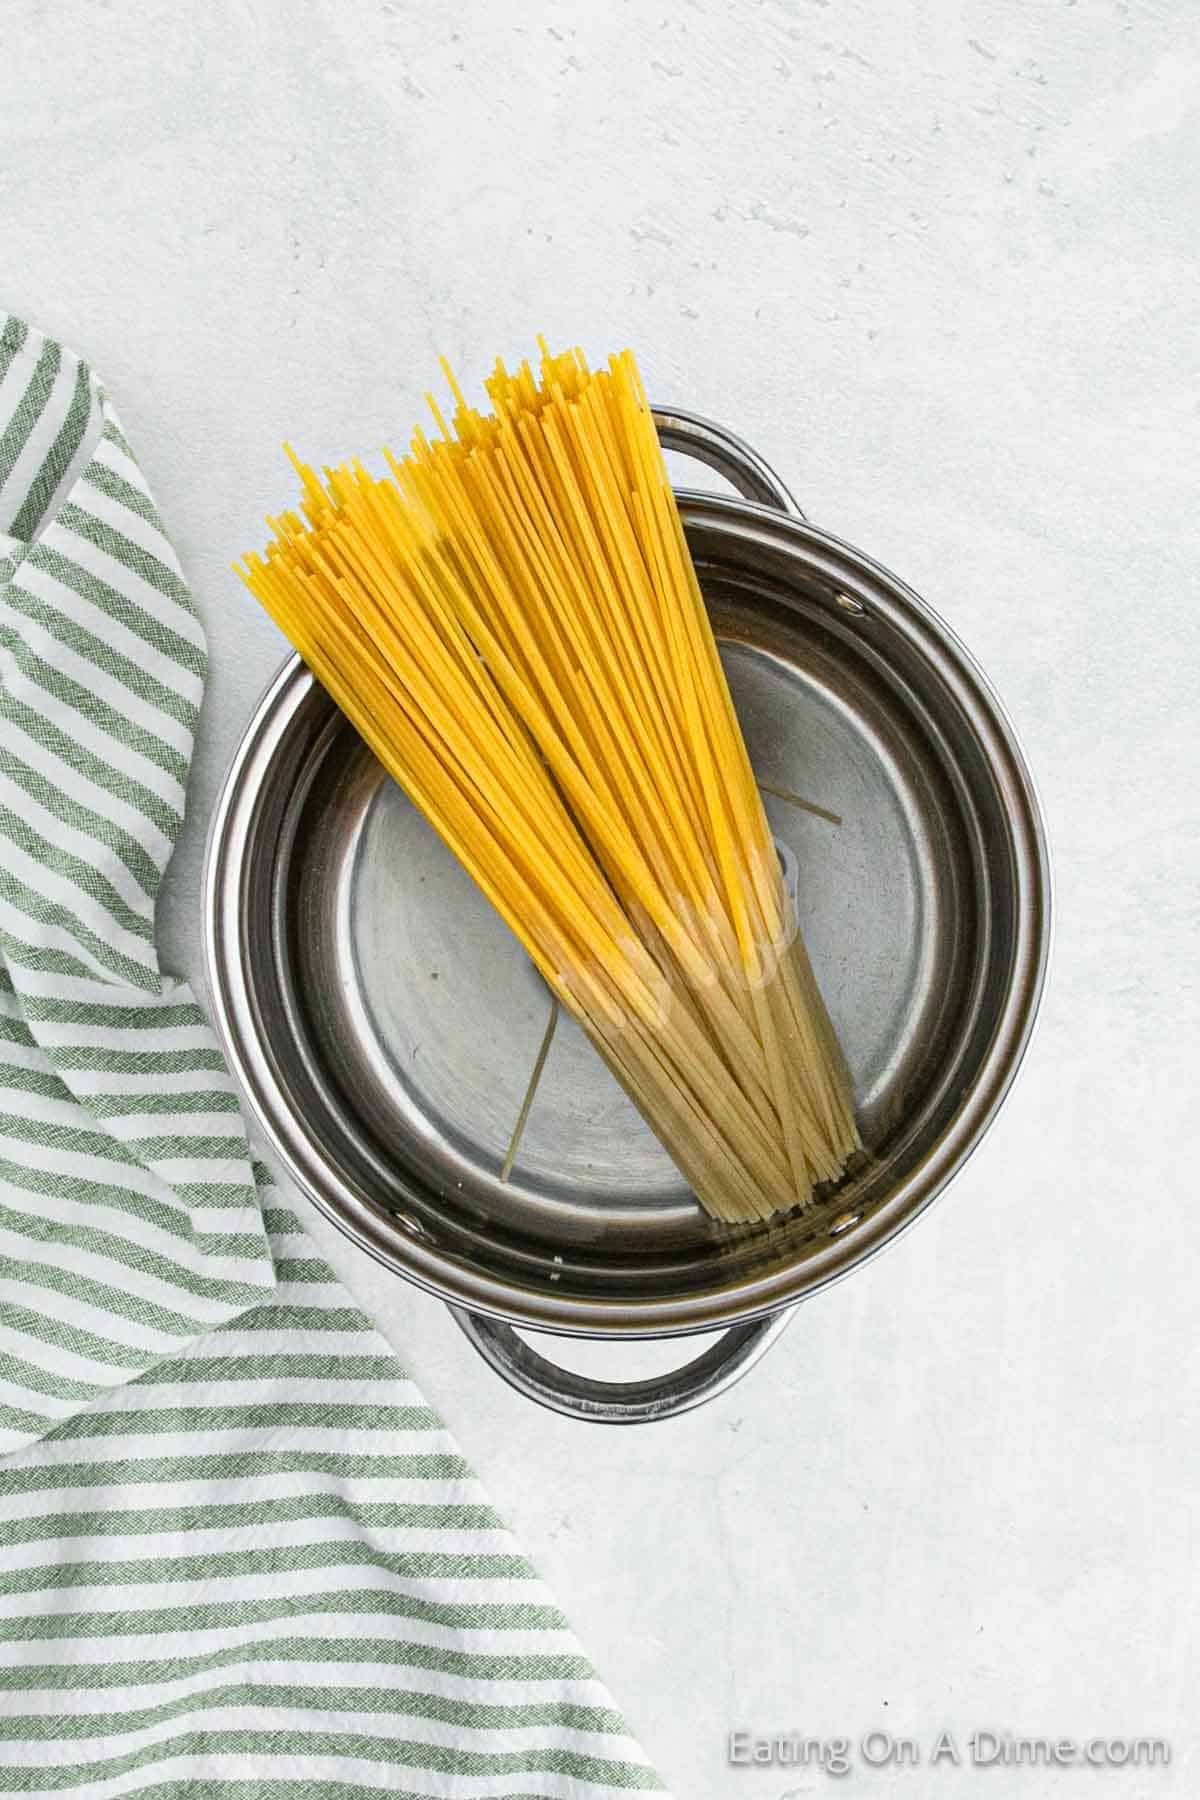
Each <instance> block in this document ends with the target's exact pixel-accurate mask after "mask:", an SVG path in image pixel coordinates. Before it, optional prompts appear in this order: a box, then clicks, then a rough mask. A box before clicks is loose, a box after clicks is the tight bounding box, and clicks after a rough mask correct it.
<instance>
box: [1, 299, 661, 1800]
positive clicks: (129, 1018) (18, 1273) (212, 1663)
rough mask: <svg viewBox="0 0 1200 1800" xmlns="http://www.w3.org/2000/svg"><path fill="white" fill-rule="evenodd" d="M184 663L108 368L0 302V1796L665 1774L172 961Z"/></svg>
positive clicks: (542, 1785)
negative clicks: (166, 916) (159, 937)
mask: <svg viewBox="0 0 1200 1800" xmlns="http://www.w3.org/2000/svg"><path fill="white" fill-rule="evenodd" d="M204 675H205V642H204V634H203V631H202V629H201V627H200V623H199V620H198V618H197V616H196V613H195V609H194V607H193V605H192V602H191V598H190V595H189V593H188V590H187V586H186V584H185V581H184V578H183V574H182V571H181V569H180V567H179V564H178V561H177V559H176V557H175V554H174V551H173V550H172V548H171V545H170V542H169V540H168V538H167V536H166V533H165V531H164V529H163V525H162V521H161V519H160V518H159V515H158V511H157V508H156V506H155V504H154V501H153V499H152V497H151V494H150V491H149V489H148V487H147V485H146V482H145V480H144V478H143V476H142V474H141V471H140V470H139V468H138V465H137V462H136V460H135V459H134V456H133V453H132V451H131V450H130V447H129V445H128V443H127V442H126V440H125V437H124V435H123V433H122V431H121V428H120V425H119V423H118V420H117V417H116V413H115V411H114V409H113V407H112V404H111V402H110V400H109V398H108V396H107V394H106V392H105V390H104V388H103V386H102V384H101V383H100V382H99V380H98V379H97V378H96V376H95V375H94V374H93V372H92V371H91V370H90V369H89V367H88V366H87V364H86V363H84V362H83V361H82V360H81V359H80V358H78V357H76V356H73V355H72V354H71V353H70V352H68V351H66V350H64V349H63V348H62V346H61V345H59V344H56V343H55V342H53V340H51V339H49V338H46V337H44V336H42V335H41V334H39V333H38V332H35V331H33V330H31V329H30V328H29V327H28V326H26V325H25V324H24V323H23V322H21V321H20V320H18V319H15V318H13V317H5V316H4V315H3V314H0V721H2V725H0V1544H2V1545H3V1548H4V1556H3V1558H2V1559H0V1793H6V1792H14V1793H15V1792H20V1793H26V1794H28V1793H42V1792H54V1793H56V1794H65V1795H76V1796H88V1797H89V1800H93V1797H100V1796H104V1797H107V1796H116V1795H133V1794H137V1795H142V1796H152V1795H153V1796H158V1795H162V1796H164V1797H165V1796H167V1795H170V1796H173V1797H178V1796H191V1795H196V1796H201V1795H203V1796H205V1800H208V1797H211V1796H216V1797H218V1800H220V1797H224V1800H243V1796H245V1797H246V1800H248V1797H249V1796H250V1795H251V1794H253V1796H254V1797H255V1800H268V1797H271V1796H277V1797H279V1800H285V1797H287V1800H352V1797H353V1796H356V1795H359V1794H362V1795H367V1794H383V1793H387V1794H404V1795H410V1796H413V1797H414V1800H434V1797H437V1800H442V1797H448V1796H459V1795H463V1796H471V1795H479V1796H488V1797H496V1800H499V1797H504V1800H535V1797H540V1800H552V1797H554V1800H558V1797H563V1796H588V1797H590V1796H599V1795H603V1794H611V1793H614V1792H627V1791H629V1790H630V1789H642V1788H655V1789H660V1788H661V1784H660V1782H659V1781H658V1778H657V1776H656V1775H655V1774H654V1773H653V1771H652V1770H651V1769H650V1768H649V1766H648V1765H647V1763H646V1761H645V1758H644V1756H643V1755H642V1752H641V1751H640V1749H639V1748H638V1746H637V1745H636V1743H635V1742H634V1741H633V1740H632V1738H631V1737H630V1736H629V1733H628V1731H627V1729H626V1727H625V1725H624V1722H623V1720H622V1719H621V1716H620V1714H619V1713H618V1712H617V1711H616V1709H615V1708H614V1707H613V1704H612V1702H611V1699H610V1698H609V1696H608V1694H607V1692H606V1691H605V1689H604V1688H603V1687H602V1685H601V1684H600V1683H599V1681H598V1680H597V1678H596V1676H595V1674H594V1672H593V1670H592V1669H591V1666H590V1664H589V1663H588V1662H587V1660H586V1658H585V1657H584V1656H583V1654H582V1652H581V1651H580V1649H579V1646H578V1644H577V1643H576V1642H575V1640H574V1638H573V1637H572V1635H571V1633H570V1631H569V1628H568V1627H567V1625H566V1622H565V1620H564V1619H563V1618H562V1615H561V1614H560V1613H559V1612H558V1611H557V1609H556V1608H555V1607H554V1605H553V1602H552V1601H551V1599H550V1596H549V1595H548V1594H547V1593H546V1591H545V1589H544V1588H543V1586H542V1584H541V1583H540V1581H539V1580H538V1578H537V1576H536V1573H535V1572H534V1570H533V1569H532V1568H531V1566H530V1565H529V1563H528V1562H527V1560H526V1559H525V1558H524V1557H523V1556H522V1555H521V1553H520V1551H519V1549H518V1547H517V1546H516V1544H515V1543H514V1541H513V1540H512V1538H511V1536H510V1534H509V1533H508V1531H507V1530H506V1528H505V1527H504V1525H503V1523H502V1521H501V1520H500V1518H499V1517H498V1516H497V1515H496V1514H495V1512H494V1511H493V1510H492V1508H491V1507H490V1505H489V1504H488V1502H487V1500H486V1497H485V1496H484V1495H483V1493H482V1492H481V1490H480V1488H479V1485H478V1483H477V1481H476V1479H475V1477H474V1475H473V1474H472V1472H471V1470H470V1468H469V1466H468V1465H467V1464H466V1463H465V1461H464V1460H463V1458H462V1455H461V1453H460V1451H459V1450H458V1447H457V1445H456V1444H455V1443H454V1441H453V1439H452V1438H451V1437H450V1435H449V1433H448V1432H447V1431H446V1429H445V1427H444V1426H443V1424H442V1422H441V1420H440V1419H439V1418H438V1416H437V1414H436V1413H435V1412H434V1411H433V1410H432V1409H431V1408H430V1407H429V1406H428V1405H427V1404H426V1403H425V1401H424V1399H423V1397H422V1396H421V1394H420V1393H419V1391H418V1390H417V1388H416V1387H415V1385H414V1384H413V1383H412V1381H411V1380H410V1379H409V1378H408V1376H407V1375H406V1373H405V1371H404V1370H403V1368H402V1367H401V1365H400V1364H399V1362H398V1361H397V1359H396V1357H395V1355H394V1354H393V1353H392V1351H391V1350H390V1348H389V1346H388V1345H387V1344H386V1343H385V1342H384V1341H383V1340H382V1339H381V1338H380V1337H379V1336H378V1334H377V1333H376V1332H375V1331H374V1330H373V1328H372V1327H371V1325H370V1323H369V1321H368V1320H366V1319H365V1318H364V1317H363V1316H362V1314H361V1313H360V1312H358V1310H357V1309H356V1308H355V1307H354V1306H353V1305H352V1304H351V1302H350V1300H349V1298H348V1296H347V1295H346V1294H345V1293H344V1291H343V1290H342V1289H341V1287H340V1285H339V1283H338V1282H337V1280H336V1278H335V1276H334V1275H333V1274H332V1273H331V1271H330V1270H329V1269H328V1268H327V1267H326V1266H325V1264H324V1263H323V1262H322V1261H321V1259H320V1258H319V1257H317V1256H315V1255H314V1253H313V1251H312V1248H311V1246H310V1245H309V1243H308V1241H307V1239H306V1238H305V1236H304V1232H303V1228H302V1225H301V1224H300V1221H299V1220H298V1219H297V1218H296V1217H295V1216H294V1215H293V1213H292V1212H291V1211H290V1209H289V1208H288V1207H287V1206H285V1205H283V1204H281V1203H280V1201H279V1199H278V1198H277V1196H276V1194H275V1192H274V1190H273V1188H272V1187H271V1185H270V1177H269V1175H268V1173H267V1171H266V1170H265V1169H263V1168H262V1167H261V1165H256V1164H255V1163H254V1162H253V1160H252V1157H251V1151H250V1147H249V1144H248V1141H247V1139H246V1136H245V1132H244V1129H243V1126H242V1122H241V1118H240V1113H239V1110H238V1103H237V1098H236V1094H235V1090H234V1088H233V1085H232V1082H231V1080H230V1077H229V1075H228V1072H227V1071H226V1069H225V1067H224V1064H223V1061H222V1058H221V1056H220V1053H219V1051H218V1049H217V1046H216V1042H215V1040H214V1038H213V1036H212V1034H211V1032H210V1030H209V1027H208V1024H207V1022H206V1020H205V1018H204V1015H203V1012H202V1010H201V1008H200V1007H199V1005H198V1004H197V1002H196V1000H195V998H194V997H193V995H192V993H191V992H190V990H189V989H188V987H187V985H186V984H185V983H183V982H180V981H177V980H175V979H173V978H172V977H170V976H167V975H164V974H163V973H162V971H161V970H160V968H159V964H158V958H157V952H156V949H155V941H154V905H155V899H156V896H157V892H158V888H159V885H160V882H161V879H162V875H163V871H164V869H165V867H166V864H167V861H168V859H169V857H170V854H171V850H172V847H173V844H174V841H175V838H176V835H177V833H178V830H179V826H180V824H181V822H182V819H183V810H184V799H185V788H186V781H187V773H188V765H189V762H190V757H191V750H192V741H193V735H194V732H195V728H196V721H197V718H198V714H199V708H200V704H201V701H202V698H203V691H204Z"/></svg>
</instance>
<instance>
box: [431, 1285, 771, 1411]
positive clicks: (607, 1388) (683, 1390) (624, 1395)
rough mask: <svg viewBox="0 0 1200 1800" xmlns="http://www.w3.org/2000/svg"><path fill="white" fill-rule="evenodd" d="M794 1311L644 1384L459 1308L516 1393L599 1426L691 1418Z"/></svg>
mask: <svg viewBox="0 0 1200 1800" xmlns="http://www.w3.org/2000/svg"><path fill="white" fill-rule="evenodd" d="M794 1310H795V1308H794V1307H785V1308H784V1309H783V1311H782V1312H776V1313H769V1314H768V1315H767V1317H766V1318H764V1319H751V1321H750V1322H749V1324H746V1325H734V1326H731V1327H730V1329H729V1330H728V1331H723V1332H722V1333H721V1335H720V1337H719V1338H718V1339H717V1340H716V1342H715V1343H713V1344H710V1345H709V1347H708V1348H707V1350H703V1351H701V1353H700V1355H699V1356H697V1357H694V1358H693V1359H692V1361H691V1362H689V1363H685V1364H684V1365H683V1367H682V1368H681V1369H668V1370H667V1371H666V1372H665V1373H664V1374H662V1375H651V1376H649V1377H648V1378H647V1379H645V1380H643V1381H597V1380H595V1379H594V1378H593V1377H592V1376H590V1375H578V1374H576V1373H575V1371H574V1370H573V1369H563V1368H560V1367H559V1365H558V1364H557V1363H553V1362H551V1361H549V1359H548V1358H547V1357H544V1356H541V1355H539V1353H538V1352H537V1351H536V1350H535V1349H534V1348H533V1346H532V1345H531V1344H527V1343H526V1342H525V1339H524V1338H522V1337H519V1336H518V1335H517V1333H516V1332H515V1331H514V1330H513V1328H512V1326H511V1325H506V1324H505V1323H504V1321H503V1320H501V1319H489V1318H485V1317H484V1315H483V1314H482V1313H473V1312H468V1311H467V1310H466V1309H465V1308H464V1307H459V1306H452V1307H451V1308H450V1311H451V1313H452V1314H453V1315H454V1318H455V1321H456V1322H457V1324H458V1325H460V1326H461V1328H462V1330H463V1331H464V1332H465V1333H466V1335H467V1337H468V1338H469V1339H470V1341H471V1342H472V1344H474V1346H475V1348H476V1350H478V1352H479V1354H480V1356H482V1358H483V1360H484V1361H485V1362H486V1363H490V1364H491V1366H492V1368H493V1369H495V1370H496V1373H497V1374H498V1375H502V1376H503V1377H504V1379H505V1381H507V1383H508V1385H509V1386H510V1387H513V1388H516V1390H517V1392H518V1393H521V1394H527V1395H528V1396H529V1398H530V1399H531V1400H536V1401H538V1402H539V1404H540V1405H542V1406H548V1407H550V1408H551V1410H552V1411H554V1412H560V1413H565V1414H566V1415H567V1417H568V1418H571V1419H591V1420H592V1421H593V1422H594V1423H596V1424H598V1425H641V1424H649V1423H650V1422H651V1421H652V1420H655V1419H669V1418H671V1417H672V1416H673V1415H674V1414H675V1413H682V1412H688V1411H690V1409H691V1408H692V1407H693V1406H700V1405H702V1404H703V1403H704V1401H705V1400H713V1399H715V1398H716V1396H717V1395H718V1394H722V1393H724V1392H725V1389H726V1388H730V1387H732V1386H733V1384H734V1382H735V1381H739V1380H740V1379H741V1377H742V1376H743V1375H744V1374H745V1373H746V1371H747V1369H750V1368H752V1367H753V1366H754V1364H755V1363H756V1362H757V1361H758V1359H759V1357H760V1356H762V1355H763V1354H764V1353H765V1352H766V1351H767V1350H769V1349H770V1348H771V1345H772V1344H773V1343H774V1342H775V1340H776V1338H777V1337H779V1336H780V1335H781V1334H782V1333H783V1332H784V1331H785V1330H786V1328H787V1327H788V1326H789V1325H790V1324H791V1322H792V1313H793V1312H794Z"/></svg>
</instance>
